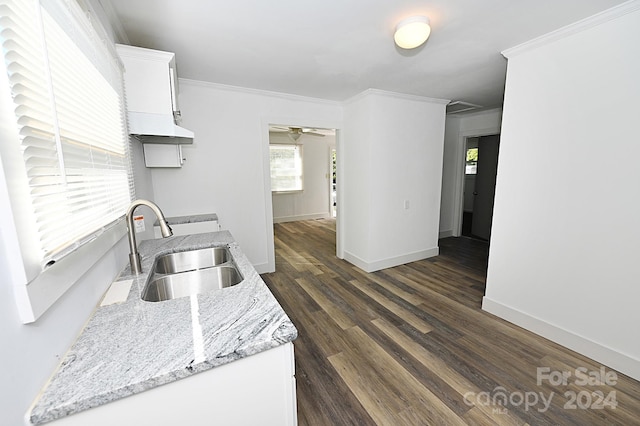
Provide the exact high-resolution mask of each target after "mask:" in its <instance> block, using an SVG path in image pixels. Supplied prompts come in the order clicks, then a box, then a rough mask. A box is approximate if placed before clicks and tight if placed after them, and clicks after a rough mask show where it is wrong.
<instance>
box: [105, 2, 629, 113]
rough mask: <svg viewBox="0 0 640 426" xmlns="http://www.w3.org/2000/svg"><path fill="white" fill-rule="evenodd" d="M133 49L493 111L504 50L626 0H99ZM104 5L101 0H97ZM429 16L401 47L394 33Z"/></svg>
mask: <svg viewBox="0 0 640 426" xmlns="http://www.w3.org/2000/svg"><path fill="white" fill-rule="evenodd" d="M106 1H108V2H110V3H111V5H112V6H113V8H114V10H115V12H116V14H117V17H118V18H119V20H120V23H121V24H122V28H123V29H124V32H125V33H126V36H127V38H128V41H129V42H130V44H132V45H134V46H142V47H148V48H152V49H159V50H166V51H171V52H175V53H176V61H177V63H178V72H179V75H180V77H182V78H188V79H195V80H202V81H208V82H214V83H221V84H228V85H233V86H242V87H249V88H255V89H263V90H269V91H276V92H284V93H291V94H297V95H303V96H311V97H317V98H322V99H329V100H338V101H340V100H345V99H348V98H350V97H351V96H354V95H356V94H358V93H360V92H362V91H363V90H366V89H368V88H375V89H380V90H388V91H393V92H398V93H407V94H415V95H421V96H428V97H434V98H443V99H451V100H462V101H466V102H470V103H473V104H478V105H482V106H484V107H494V106H499V105H501V103H502V98H503V93H504V81H505V70H506V60H505V59H504V58H503V57H502V56H501V55H500V52H501V51H502V50H505V49H507V48H510V47H513V46H516V45H518V44H520V43H523V42H526V41H528V40H531V39H533V38H535V37H538V36H540V35H543V34H546V33H548V32H551V31H553V30H556V29H558V28H561V27H563V26H565V25H568V24H570V23H573V22H576V21H579V20H581V19H584V18H586V17H589V16H591V15H594V14H596V13H598V12H600V11H603V10H605V9H608V8H610V7H613V6H615V5H617V4H620V3H623V1H621V0H426V1H416V0H322V1H320V0H316V1H311V0H276V1H265V0H225V1H221V0H106ZM102 2H103V3H104V2H105V0H102ZM415 14H426V15H428V16H429V17H430V19H431V27H432V32H431V37H430V38H429V40H428V41H427V43H426V44H425V45H423V46H422V47H420V48H417V49H414V50H412V51H403V50H402V49H399V48H397V47H396V46H395V45H394V44H393V29H394V27H395V25H396V23H397V22H398V21H400V20H401V19H403V18H406V17H407V16H411V15H415Z"/></svg>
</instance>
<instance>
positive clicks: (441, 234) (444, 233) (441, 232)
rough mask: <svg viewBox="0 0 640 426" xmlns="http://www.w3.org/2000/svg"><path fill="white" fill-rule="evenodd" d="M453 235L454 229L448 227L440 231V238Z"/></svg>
mask: <svg viewBox="0 0 640 426" xmlns="http://www.w3.org/2000/svg"><path fill="white" fill-rule="evenodd" d="M448 237H453V229H447V230H446V231H440V233H439V234H438V238H448Z"/></svg>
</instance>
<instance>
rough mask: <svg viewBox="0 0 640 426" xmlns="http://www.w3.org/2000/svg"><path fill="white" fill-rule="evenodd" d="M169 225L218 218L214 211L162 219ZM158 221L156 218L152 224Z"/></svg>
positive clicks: (156, 224)
mask: <svg viewBox="0 0 640 426" xmlns="http://www.w3.org/2000/svg"><path fill="white" fill-rule="evenodd" d="M164 220H165V221H166V222H167V223H168V224H169V225H170V226H171V225H182V224H185V223H198V222H211V221H214V220H218V215H217V214H215V213H206V214H192V215H189V216H173V217H166V218H165V219H164ZM159 224H160V223H159V222H158V220H157V219H156V221H155V222H154V224H153V225H154V226H158V225H159Z"/></svg>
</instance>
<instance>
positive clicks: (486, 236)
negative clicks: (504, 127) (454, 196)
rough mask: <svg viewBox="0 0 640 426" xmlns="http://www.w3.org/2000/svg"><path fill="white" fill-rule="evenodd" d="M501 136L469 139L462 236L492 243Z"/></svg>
mask: <svg viewBox="0 0 640 426" xmlns="http://www.w3.org/2000/svg"><path fill="white" fill-rule="evenodd" d="M499 146H500V135H499V134H495V135H484V136H474V137H467V138H466V141H465V150H464V155H465V168H464V187H463V211H462V230H461V234H462V235H463V236H465V237H470V238H476V239H480V240H484V241H489V240H490V238H491V224H492V219H493V204H494V198H495V187H496V174H497V170H498V152H499Z"/></svg>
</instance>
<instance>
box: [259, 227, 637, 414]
mask: <svg viewBox="0 0 640 426" xmlns="http://www.w3.org/2000/svg"><path fill="white" fill-rule="evenodd" d="M275 242H276V272H275V273H272V274H264V275H263V276H262V277H263V279H264V280H265V282H266V283H267V285H268V286H269V288H270V289H271V290H272V292H273V293H274V295H275V296H276V298H277V299H278V300H279V301H280V303H281V304H282V306H283V308H284V309H285V311H286V312H287V313H288V314H289V316H290V318H291V319H292V321H293V322H294V324H295V325H296V327H297V328H298V332H299V337H298V339H297V340H296V341H295V342H294V345H295V352H296V381H297V396H298V421H299V424H300V425H312V426H317V425H375V424H377V425H430V424H446V425H454V424H481V425H494V424H505V425H512V424H530V425H547V424H558V425H567V424H575V425H601V424H602V425H604V424H619V425H634V424H640V383H639V382H637V381H635V380H633V379H630V378H628V377H627V376H624V375H622V374H620V373H616V374H617V382H616V384H615V385H610V386H607V385H603V384H600V383H595V384H593V385H585V386H580V384H581V382H582V381H584V380H583V377H578V378H576V376H575V375H574V373H575V371H576V369H577V368H583V369H585V370H584V371H586V373H587V374H588V375H593V374H594V372H596V371H600V368H601V367H602V366H601V365H600V364H598V363H596V362H594V361H592V360H590V359H588V358H585V357H583V356H581V355H579V354H577V353H575V352H572V351H570V350H567V349H565V348H563V347H561V346H559V345H557V344H555V343H552V342H550V341H548V340H545V339H543V338H541V337H539V336H537V335H534V334H532V333H529V332H527V331H525V330H522V329H520V328H518V327H516V326H514V325H512V324H510V323H507V322H505V321H503V320H501V319H499V318H496V317H494V316H492V315H490V314H488V313H486V312H484V311H482V310H481V309H480V304H481V300H482V296H483V294H484V283H485V271H486V260H487V252H488V249H487V244H486V243H484V242H481V241H477V240H472V239H468V238H447V239H444V240H441V241H440V253H441V254H440V255H439V256H437V257H435V258H431V259H428V260H423V261H419V262H413V263H410V264H407V265H403V266H398V267H395V268H390V269H386V270H383V271H378V272H375V273H365V272H363V271H361V270H360V269H358V268H356V267H354V266H352V265H351V264H349V263H348V262H345V261H342V260H340V259H337V258H336V257H335V221H333V220H315V221H304V222H290V223H283V224H277V225H275ZM538 367H548V368H549V370H548V371H549V373H550V374H551V375H552V376H553V375H554V374H562V373H566V372H570V373H571V377H570V378H569V379H568V380H567V381H566V384H556V385H554V384H552V383H550V381H549V380H543V381H542V383H541V384H540V385H539V384H538V382H537V368H538ZM605 370H606V371H607V372H609V371H611V372H612V370H610V369H609V368H606V369H605ZM612 373H613V372H612ZM501 395H502V396H504V397H505V398H506V399H507V401H506V405H500V402H501V401H502V400H503V399H502V398H501ZM607 397H608V398H607ZM572 400H573V401H572ZM526 401H529V404H527V402H526ZM614 403H617V406H616V408H613V407H612V405H613V404H614ZM546 407H548V408H546Z"/></svg>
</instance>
